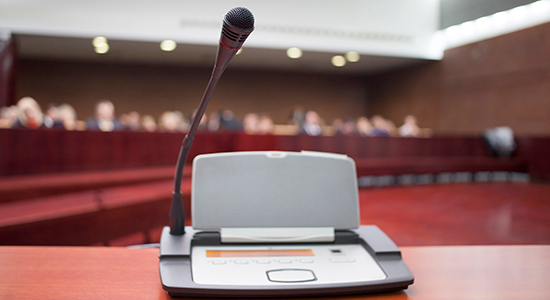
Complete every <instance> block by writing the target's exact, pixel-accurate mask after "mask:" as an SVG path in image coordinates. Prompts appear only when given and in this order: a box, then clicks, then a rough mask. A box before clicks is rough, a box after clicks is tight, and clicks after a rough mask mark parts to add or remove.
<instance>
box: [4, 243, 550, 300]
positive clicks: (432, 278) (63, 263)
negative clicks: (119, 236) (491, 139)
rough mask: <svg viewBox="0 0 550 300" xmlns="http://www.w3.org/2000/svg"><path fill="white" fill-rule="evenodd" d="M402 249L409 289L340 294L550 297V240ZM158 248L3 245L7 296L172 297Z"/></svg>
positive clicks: (393, 297)
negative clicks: (410, 279) (163, 282)
mask: <svg viewBox="0 0 550 300" xmlns="http://www.w3.org/2000/svg"><path fill="white" fill-rule="evenodd" d="M401 250H402V253H403V258H404V260H405V262H406V263H407V265H408V266H409V268H410V269H411V271H412V273H413V274H414V276H415V283H414V284H413V285H411V286H410V287H409V289H408V290H405V291H401V292H395V293H387V294H376V295H355V296H345V297H337V299H438V300H439V299H460V300H463V299H550V284H549V283H550V280H549V278H550V245H549V246H458V247H449V246H446V247H402V248H401ZM157 255H158V249H128V248H114V247H113V248H104V247H0V299H94V300H97V299H170V297H169V296H168V295H167V294H166V292H164V290H163V289H162V286H161V283H160V278H159V273H158V257H157ZM310 299H312V298H310ZM320 299H327V298H320Z"/></svg>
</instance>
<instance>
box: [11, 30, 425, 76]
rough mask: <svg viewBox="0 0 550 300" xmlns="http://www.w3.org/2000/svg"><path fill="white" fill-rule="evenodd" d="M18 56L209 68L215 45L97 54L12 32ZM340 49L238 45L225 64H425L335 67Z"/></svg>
mask: <svg viewBox="0 0 550 300" xmlns="http://www.w3.org/2000/svg"><path fill="white" fill-rule="evenodd" d="M15 40H16V43H17V47H18V49H19V50H18V51H19V53H18V55H19V57H20V58H23V59H48V60H76V61H82V60H84V61H97V62H118V63H142V64H166V65H182V66H186V65H187V66H197V67H212V66H213V65H214V61H215V59H216V53H217V46H211V45H196V44H178V46H177V48H176V49H175V50H174V51H172V52H165V51H162V50H161V49H160V46H159V43H158V42H144V41H128V40H109V46H110V50H109V51H108V52H107V53H105V54H97V53H95V52H94V50H93V46H92V44H91V39H88V38H69V37H52V36H38V35H16V36H15ZM336 54H338V55H340V54H341V53H329V52H315V51H304V53H303V56H302V57H301V58H300V59H290V58H288V57H287V55H286V50H279V49H261V48H252V47H246V43H245V46H244V47H243V51H242V52H241V53H240V54H239V55H237V56H236V57H235V58H234V59H233V60H232V61H231V68H241V69H264V70H285V71H292V72H316V73H333V74H369V73H374V72H380V71H383V70H390V69H394V68H400V67H404V66H409V65H414V64H419V63H422V62H425V60H423V59H414V58H404V57H389V56H374V55H362V56H361V58H360V60H359V61H358V62H354V63H350V62H348V63H347V64H346V65H345V66H344V67H340V68H338V67H335V66H333V65H332V64H331V62H330V61H331V58H332V57H333V56H334V55H336Z"/></svg>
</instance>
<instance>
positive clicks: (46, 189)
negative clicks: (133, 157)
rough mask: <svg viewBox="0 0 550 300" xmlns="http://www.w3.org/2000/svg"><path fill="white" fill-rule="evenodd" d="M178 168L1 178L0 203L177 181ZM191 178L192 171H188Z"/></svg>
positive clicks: (189, 169)
mask: <svg viewBox="0 0 550 300" xmlns="http://www.w3.org/2000/svg"><path fill="white" fill-rule="evenodd" d="M174 172H175V166H167V167H164V166H161V167H149V168H134V169H125V170H110V171H88V172H74V173H55V174H39V175H24V176H9V177H0V203H3V202H4V203H5V202H11V201H16V200H23V199H31V198H35V197H44V196H51V195H60V194H64V193H73V192H78V191H87V190H94V189H103V188H109V187H116V186H124V185H133V184H140V183H147V182H154V181H162V180H168V179H170V178H174ZM183 172H184V178H190V177H191V168H190V167H186V168H185V169H184V171H183Z"/></svg>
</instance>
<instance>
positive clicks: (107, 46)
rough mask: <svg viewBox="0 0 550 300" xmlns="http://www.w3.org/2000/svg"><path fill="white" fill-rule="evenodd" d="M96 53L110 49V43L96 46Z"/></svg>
mask: <svg viewBox="0 0 550 300" xmlns="http://www.w3.org/2000/svg"><path fill="white" fill-rule="evenodd" d="M94 51H95V53H97V54H105V53H107V52H108V51H109V45H108V44H101V45H99V46H97V47H95V48H94Z"/></svg>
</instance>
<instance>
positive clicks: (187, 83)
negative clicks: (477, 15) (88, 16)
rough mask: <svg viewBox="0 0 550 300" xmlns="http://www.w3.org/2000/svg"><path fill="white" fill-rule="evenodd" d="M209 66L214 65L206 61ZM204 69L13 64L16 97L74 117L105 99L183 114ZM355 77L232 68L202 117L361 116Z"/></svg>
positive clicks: (120, 106)
mask: <svg viewBox="0 0 550 300" xmlns="http://www.w3.org/2000/svg"><path fill="white" fill-rule="evenodd" d="M212 63H214V62H212ZM211 72H212V70H211V69H210V68H197V67H189V66H180V65H153V64H124V63H102V62H81V61H47V60H31V59H21V60H20V62H19V68H18V84H17V97H18V98H20V97H23V96H31V97H34V98H35V99H36V100H37V101H38V102H39V104H40V105H41V107H42V108H43V109H44V108H46V106H47V105H48V104H49V103H57V104H61V103H69V104H71V105H73V106H74V107H75V109H76V112H77V115H78V118H79V119H81V120H86V119H87V118H89V117H91V116H92V115H93V109H94V104H95V103H96V102H97V101H98V100H100V99H105V98H106V99H110V100H111V101H113V103H114V104H115V107H116V114H117V115H120V114H122V113H127V112H130V111H132V110H136V111H138V112H139V113H141V114H151V115H153V116H154V117H155V118H158V117H159V116H160V115H161V114H162V113H163V112H164V111H167V110H177V111H181V112H182V113H183V114H184V115H185V116H187V117H189V116H190V115H191V112H192V111H193V110H194V109H196V108H197V107H198V105H199V102H200V100H201V98H202V96H203V93H204V90H205V88H206V85H207V83H208V80H209V78H210V73H211ZM364 86H365V84H364V77H363V76H343V75H338V76H335V75H330V74H307V73H303V74H302V73H286V72H269V71H259V70H239V69H234V68H231V66H229V67H228V68H227V70H226V71H225V72H224V75H223V77H222V78H221V79H220V82H219V83H218V86H217V87H216V91H215V92H214V93H213V95H212V98H211V100H210V103H209V105H208V108H207V110H206V114H207V115H208V114H210V113H211V112H214V111H220V110H224V109H231V110H233V111H234V112H235V113H236V115H237V116H238V117H239V118H241V119H242V118H243V117H244V115H245V114H246V113H249V112H256V113H268V114H269V115H270V116H271V117H272V118H273V119H274V121H275V123H277V124H285V123H286V122H287V120H288V118H289V117H290V114H291V112H292V111H293V110H294V108H295V106H296V105H302V106H303V107H304V108H305V109H313V110H316V111H318V112H319V114H320V115H321V117H322V118H324V119H325V120H326V121H327V122H328V123H330V122H332V120H333V119H334V118H337V117H339V118H344V117H347V116H352V117H358V116H361V115H363V114H365V107H366V99H367V95H366V89H365V87H364Z"/></svg>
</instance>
